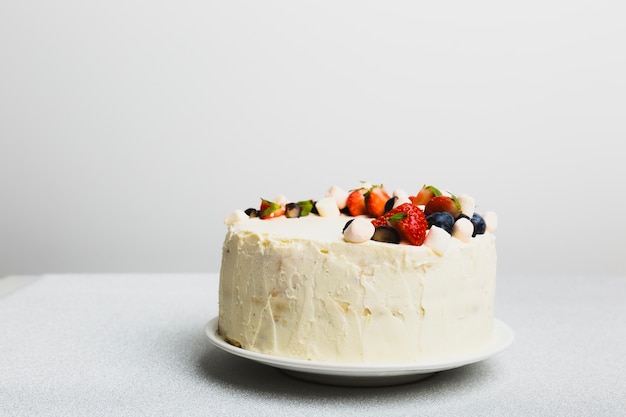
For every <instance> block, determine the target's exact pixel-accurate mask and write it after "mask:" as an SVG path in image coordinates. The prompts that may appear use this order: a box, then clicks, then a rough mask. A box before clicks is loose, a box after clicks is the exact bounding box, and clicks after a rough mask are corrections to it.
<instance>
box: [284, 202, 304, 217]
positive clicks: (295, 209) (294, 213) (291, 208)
mask: <svg viewBox="0 0 626 417" xmlns="http://www.w3.org/2000/svg"><path fill="white" fill-rule="evenodd" d="M301 212H302V208H301V207H300V206H299V205H298V204H297V203H287V205H286V206H285V217H288V218H295V217H300V213H301Z"/></svg>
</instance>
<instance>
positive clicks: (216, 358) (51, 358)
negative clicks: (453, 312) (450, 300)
mask: <svg viewBox="0 0 626 417" xmlns="http://www.w3.org/2000/svg"><path fill="white" fill-rule="evenodd" d="M498 279H499V281H498V289H497V297H496V316H497V317H498V318H499V319H500V320H502V321H504V322H505V323H507V324H508V325H509V326H510V327H511V328H512V329H513V330H514V331H515V341H514V342H513V344H512V345H511V346H510V347H509V348H508V349H507V350H505V351H504V352H502V353H500V354H498V355H496V356H494V357H492V358H489V359H487V360H485V361H482V362H479V363H476V364H473V365H468V366H465V367H462V368H458V369H454V370H450V371H445V372H440V373H437V374H435V375H434V376H432V377H430V378H428V379H425V380H423V381H419V382H416V383H411V384H406V385H396V386H389V387H377V388H353V387H336V386H328V385H321V384H315V383H310V382H304V381H300V380H297V379H294V378H292V377H289V376H287V375H285V374H284V373H282V372H281V371H279V370H277V369H274V368H272V367H269V366H266V365H262V364H258V363H255V362H252V361H250V360H247V359H243V358H239V357H235V356H233V355H231V354H229V353H226V352H223V351H221V350H219V349H217V348H215V347H213V346H212V345H211V344H210V343H209V342H208V340H207V339H206V337H205V335H204V332H203V327H204V325H205V323H206V322H207V321H208V320H209V319H210V318H212V317H214V316H215V315H216V314H217V286H218V276H217V274H180V275H178V274H167V275H138V274H125V275H119V274H73V275H72V274H67V275H44V276H42V277H40V278H38V279H36V280H35V281H34V282H32V283H30V284H27V285H26V286H24V287H22V288H19V289H17V290H15V291H13V292H10V293H8V294H5V295H3V296H0V415H2V416H29V417H33V416H44V415H45V416H100V415H106V416H231V417H232V416H238V417H239V416H273V417H276V416H290V417H291V416H296V415H313V416H318V417H319V416H333V417H336V416H355V417H356V416H358V417H363V416H409V415H411V416H418V415H419V416H431V415H432V416H435V415H437V416H442V415H459V416H477V415H480V416H498V417H502V416H537V415H546V416H596V415H601V416H611V417H614V416H618V415H626V359H625V358H626V277H602V276H598V277H549V276H543V277H542V276H507V277H499V278H498ZM1 281H2V280H0V282H1Z"/></svg>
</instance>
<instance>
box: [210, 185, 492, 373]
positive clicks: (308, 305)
mask: <svg viewBox="0 0 626 417" xmlns="http://www.w3.org/2000/svg"><path fill="white" fill-rule="evenodd" d="M322 195H323V197H322V198H320V199H318V200H315V199H311V200H302V201H296V202H290V201H289V200H288V199H287V198H286V197H284V196H282V195H279V196H278V197H276V198H274V199H271V200H268V199H261V202H260V203H259V205H258V206H257V207H258V208H250V209H248V210H245V211H243V210H235V211H233V212H232V213H231V214H229V215H228V216H227V217H226V219H225V223H226V225H227V232H226V236H225V240H224V244H223V250H222V263H221V268H220V284H219V317H218V334H219V335H220V337H221V338H223V339H224V340H225V341H227V342H228V343H230V344H232V345H235V346H238V347H240V348H242V349H247V350H250V351H253V352H259V353H263V354H267V355H274V356H280V357H286V358H293V359H301V360H309V361H330V362H342V363H391V362H393V363H398V362H419V361H433V360H445V359H449V358H453V357H456V356H459V355H465V354H470V353H471V352H475V351H478V350H480V349H481V347H483V346H485V345H486V344H487V343H489V341H490V340H491V338H492V333H493V326H494V294H495V285H496V245H495V236H494V233H493V232H494V230H495V227H496V223H497V216H496V215H495V213H494V212H485V213H481V214H478V213H477V212H476V204H475V200H474V199H473V198H472V197H471V196H469V195H467V194H460V195H455V194H453V193H451V192H449V191H445V190H442V189H439V188H436V187H434V186H423V187H421V188H419V189H418V190H416V192H415V193H414V194H409V193H407V192H405V191H403V190H401V189H396V190H393V192H389V191H387V190H386V189H385V187H383V186H382V185H372V184H368V183H362V184H358V186H357V187H356V188H354V189H351V190H349V191H344V189H342V188H340V187H338V186H332V187H330V188H329V189H328V190H327V192H326V193H325V194H322Z"/></svg>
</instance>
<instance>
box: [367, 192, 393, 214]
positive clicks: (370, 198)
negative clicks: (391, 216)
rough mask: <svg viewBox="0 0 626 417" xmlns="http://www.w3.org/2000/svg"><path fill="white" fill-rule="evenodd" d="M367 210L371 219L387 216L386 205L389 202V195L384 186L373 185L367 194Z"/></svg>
mask: <svg viewBox="0 0 626 417" xmlns="http://www.w3.org/2000/svg"><path fill="white" fill-rule="evenodd" d="M364 197H365V209H366V210H367V214H368V215H369V216H371V217H378V216H382V215H383V214H385V204H387V200H389V194H387V191H385V189H384V188H383V186H382V185H373V186H372V187H371V188H370V189H369V190H367V191H366V192H365V195H364Z"/></svg>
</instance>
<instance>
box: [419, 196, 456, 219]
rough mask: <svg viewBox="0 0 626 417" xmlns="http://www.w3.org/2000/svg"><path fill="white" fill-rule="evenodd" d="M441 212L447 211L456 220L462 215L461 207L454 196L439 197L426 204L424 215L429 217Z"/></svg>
mask: <svg viewBox="0 0 626 417" xmlns="http://www.w3.org/2000/svg"><path fill="white" fill-rule="evenodd" d="M439 211H447V212H448V213H450V214H452V217H454V218H455V219H456V218H457V217H458V216H459V214H461V205H460V204H459V201H458V200H457V199H456V197H454V196H451V197H449V196H445V195H438V196H435V197H433V198H432V199H431V200H430V201H429V202H428V203H426V206H425V207H424V214H426V215H427V216H429V215H431V214H433V213H436V212H439Z"/></svg>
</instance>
